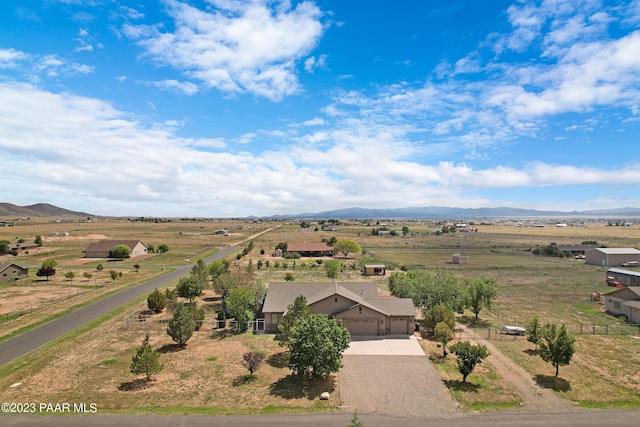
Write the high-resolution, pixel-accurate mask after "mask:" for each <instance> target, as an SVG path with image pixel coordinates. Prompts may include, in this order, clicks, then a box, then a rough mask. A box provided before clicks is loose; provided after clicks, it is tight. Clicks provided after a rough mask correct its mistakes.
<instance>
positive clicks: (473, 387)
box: [444, 380, 482, 393]
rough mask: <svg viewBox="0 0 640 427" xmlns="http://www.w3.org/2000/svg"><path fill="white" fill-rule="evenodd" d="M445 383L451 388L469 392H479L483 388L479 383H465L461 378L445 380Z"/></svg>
mask: <svg viewBox="0 0 640 427" xmlns="http://www.w3.org/2000/svg"><path fill="white" fill-rule="evenodd" d="M444 383H445V384H446V385H447V388H448V389H449V390H455V391H460V392H467V393H477V392H478V391H479V390H480V389H481V388H482V387H481V386H479V385H478V384H473V383H464V382H462V381H460V380H445V381H444Z"/></svg>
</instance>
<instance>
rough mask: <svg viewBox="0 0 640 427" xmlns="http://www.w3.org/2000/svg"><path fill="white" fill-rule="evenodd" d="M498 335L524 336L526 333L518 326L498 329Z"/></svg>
mask: <svg viewBox="0 0 640 427" xmlns="http://www.w3.org/2000/svg"><path fill="white" fill-rule="evenodd" d="M500 333H501V334H506V335H524V334H526V333H527V330H526V329H525V328H521V327H520V326H503V327H502V328H500Z"/></svg>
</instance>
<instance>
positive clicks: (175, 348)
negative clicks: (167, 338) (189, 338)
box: [158, 344, 187, 354]
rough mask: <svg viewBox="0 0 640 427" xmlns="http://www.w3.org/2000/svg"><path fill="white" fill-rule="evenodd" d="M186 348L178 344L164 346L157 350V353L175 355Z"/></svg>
mask: <svg viewBox="0 0 640 427" xmlns="http://www.w3.org/2000/svg"><path fill="white" fill-rule="evenodd" d="M186 348H187V346H186V345H183V346H179V345H178V344H165V345H163V346H162V347H160V348H159V349H158V353H162V354H168V353H177V352H179V351H182V350H184V349H186Z"/></svg>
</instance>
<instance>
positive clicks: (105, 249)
mask: <svg viewBox="0 0 640 427" xmlns="http://www.w3.org/2000/svg"><path fill="white" fill-rule="evenodd" d="M120 245H124V246H126V247H128V248H129V251H130V255H129V256H130V257H131V258H135V257H137V256H142V255H146V254H147V245H145V244H144V243H143V242H142V240H101V241H99V242H96V243H92V244H90V245H89V246H87V247H86V248H84V251H82V252H84V257H85V258H109V253H110V252H111V250H112V249H113V248H115V247H116V246H120Z"/></svg>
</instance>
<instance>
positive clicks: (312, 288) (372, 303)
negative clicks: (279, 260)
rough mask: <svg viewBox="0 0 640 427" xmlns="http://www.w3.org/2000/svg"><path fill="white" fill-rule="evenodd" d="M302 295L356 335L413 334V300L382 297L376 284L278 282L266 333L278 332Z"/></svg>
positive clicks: (270, 292)
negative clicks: (292, 304)
mask: <svg viewBox="0 0 640 427" xmlns="http://www.w3.org/2000/svg"><path fill="white" fill-rule="evenodd" d="M299 295H303V296H304V297H305V298H306V299H307V304H308V305H309V307H310V308H311V310H312V311H313V312H314V313H318V314H326V315H329V316H332V317H334V318H336V319H340V320H342V323H343V325H344V326H345V327H346V328H347V329H348V330H349V332H350V333H351V334H352V335H386V334H410V333H413V330H414V325H415V323H414V322H415V315H416V308H415V306H414V305H413V300H412V299H411V298H395V297H380V296H378V288H377V286H376V284H375V283H372V282H341V283H337V282H336V283H333V282H274V283H270V284H269V287H268V289H267V296H266V297H265V301H264V305H263V308H262V312H263V313H264V317H265V329H266V330H267V331H270V332H277V330H278V324H279V323H280V321H281V320H282V316H284V314H285V313H286V311H287V307H288V306H289V305H291V303H293V301H294V300H295V299H296V297H298V296H299Z"/></svg>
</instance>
